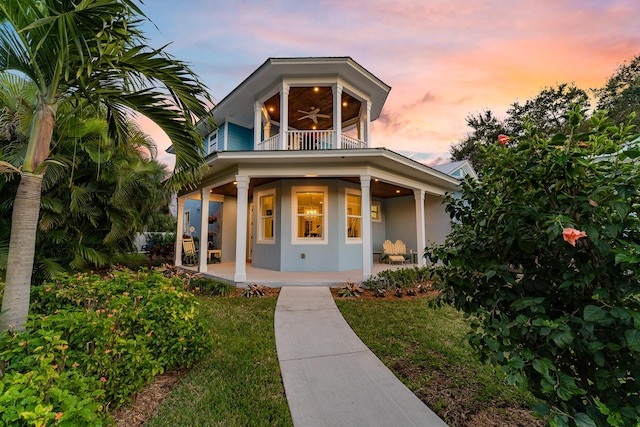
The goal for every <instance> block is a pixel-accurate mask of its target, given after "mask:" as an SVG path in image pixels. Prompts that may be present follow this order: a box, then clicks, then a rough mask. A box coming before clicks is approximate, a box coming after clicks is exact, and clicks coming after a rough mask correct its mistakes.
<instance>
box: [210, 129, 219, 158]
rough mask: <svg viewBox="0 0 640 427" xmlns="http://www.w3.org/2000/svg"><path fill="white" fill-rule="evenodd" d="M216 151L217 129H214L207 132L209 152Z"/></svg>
mask: <svg viewBox="0 0 640 427" xmlns="http://www.w3.org/2000/svg"><path fill="white" fill-rule="evenodd" d="M216 151H218V131H217V130H215V131H213V132H212V133H211V134H209V153H214V152H216Z"/></svg>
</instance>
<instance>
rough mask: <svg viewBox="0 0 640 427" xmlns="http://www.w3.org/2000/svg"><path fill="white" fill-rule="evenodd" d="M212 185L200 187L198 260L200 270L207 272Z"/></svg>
mask: <svg viewBox="0 0 640 427" xmlns="http://www.w3.org/2000/svg"><path fill="white" fill-rule="evenodd" d="M210 194H211V187H205V188H202V189H200V213H201V214H202V215H201V217H200V254H199V260H198V271H199V272H200V273H206V272H207V257H208V255H209V254H208V253H207V249H209V244H208V243H209V195H210Z"/></svg>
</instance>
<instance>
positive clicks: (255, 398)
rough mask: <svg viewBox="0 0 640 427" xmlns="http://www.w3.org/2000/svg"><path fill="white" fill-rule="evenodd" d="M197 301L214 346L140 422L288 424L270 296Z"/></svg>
mask: <svg viewBox="0 0 640 427" xmlns="http://www.w3.org/2000/svg"><path fill="white" fill-rule="evenodd" d="M200 301H201V305H200V311H201V315H202V319H203V321H204V322H205V324H206V325H207V328H208V329H210V330H211V331H212V332H211V334H212V336H213V339H214V340H215V343H216V345H215V349H214V351H213V352H212V354H211V356H210V357H209V358H207V359H206V360H203V361H202V362H201V363H199V364H198V365H196V366H195V367H193V368H192V369H191V370H190V371H189V373H188V374H187V376H186V377H185V378H184V379H183V381H182V383H181V384H180V385H178V387H176V389H174V391H173V392H172V393H171V394H170V395H169V396H168V398H167V400H166V401H165V402H164V404H163V405H162V407H161V408H160V409H159V410H158V411H157V412H156V416H155V417H154V418H153V419H151V420H150V421H149V422H148V423H147V424H145V426H146V427H158V426H172V427H173V426H189V427H191V426H225V427H226V426H291V425H292V421H291V414H290V413H289V407H288V406H287V400H286V398H285V395H284V388H283V386H282V379H281V377H280V366H279V364H278V356H277V354H276V345H275V336H274V332H273V314H274V310H275V305H276V298H221V297H202V298H201V299H200Z"/></svg>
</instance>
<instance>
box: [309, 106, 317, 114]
mask: <svg viewBox="0 0 640 427" xmlns="http://www.w3.org/2000/svg"><path fill="white" fill-rule="evenodd" d="M318 111H320V108H313V107H311V111H309V114H318Z"/></svg>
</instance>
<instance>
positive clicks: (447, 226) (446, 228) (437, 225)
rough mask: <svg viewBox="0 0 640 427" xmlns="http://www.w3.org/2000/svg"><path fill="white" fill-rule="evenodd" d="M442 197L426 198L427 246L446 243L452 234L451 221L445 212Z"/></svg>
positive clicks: (428, 196) (427, 196)
mask: <svg viewBox="0 0 640 427" xmlns="http://www.w3.org/2000/svg"><path fill="white" fill-rule="evenodd" d="M442 200H443V198H442V197H438V196H432V195H429V194H427V195H426V196H425V198H424V206H425V207H424V209H425V211H424V219H425V224H426V227H427V228H426V230H427V232H426V243H427V246H428V245H430V244H433V243H437V244H440V243H444V240H445V239H446V237H447V236H448V235H449V233H450V232H451V219H450V218H449V214H447V213H446V212H445V210H444V208H445V206H444V205H443V204H442Z"/></svg>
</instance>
